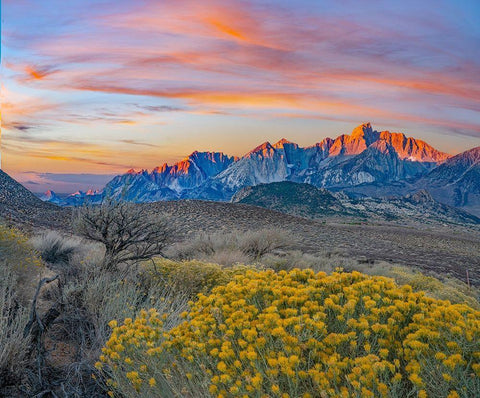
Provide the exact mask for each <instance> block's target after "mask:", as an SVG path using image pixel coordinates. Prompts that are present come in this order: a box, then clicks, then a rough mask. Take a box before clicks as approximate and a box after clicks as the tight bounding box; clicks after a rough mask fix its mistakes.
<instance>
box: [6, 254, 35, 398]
mask: <svg viewBox="0 0 480 398" xmlns="http://www.w3.org/2000/svg"><path fill="white" fill-rule="evenodd" d="M17 288H18V285H17V279H16V276H15V274H14V273H13V272H12V269H11V268H7V267H6V266H5V263H3V264H1V263H0V391H1V390H2V389H3V388H5V387H6V386H8V385H14V384H16V383H18V382H19V381H20V380H21V377H22V372H19V370H20V369H22V368H23V367H24V366H25V365H26V363H27V354H28V348H29V340H28V339H25V338H23V330H24V328H25V326H26V325H27V322H28V310H27V308H26V307H24V306H22V305H21V304H19V298H18V295H17V292H18V289H17ZM0 395H1V394H0Z"/></svg>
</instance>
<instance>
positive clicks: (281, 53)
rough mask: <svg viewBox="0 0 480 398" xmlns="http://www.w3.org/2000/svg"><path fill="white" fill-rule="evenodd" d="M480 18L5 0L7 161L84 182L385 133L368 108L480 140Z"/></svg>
mask: <svg viewBox="0 0 480 398" xmlns="http://www.w3.org/2000/svg"><path fill="white" fill-rule="evenodd" d="M479 19H480V5H479V3H478V2H477V1H461V2H458V1H453V0H446V1H443V2H442V3H441V4H439V3H438V2H437V1H433V0H427V1H422V2H418V1H411V0H407V1H402V2H400V3H399V2H392V1H375V2H369V1H353V0H347V1H341V2H331V1H311V0H299V1H295V2H291V1H286V0H275V1H274V0H258V1H248V0H230V1H223V0H206V1H202V2H199V1H194V0H178V1H159V2H154V1H147V0H139V1H135V2H132V1H127V0H116V1H112V0H102V1H101V2H99V1H97V0H95V1H94V0H81V1H80V0H72V1H69V2H64V1H60V0H51V1H49V2H48V5H47V4H46V3H45V2H38V1H34V0H21V1H17V0H5V1H3V2H2V22H3V24H2V86H1V88H2V116H3V118H2V127H3V133H4V135H3V142H2V155H3V157H2V163H3V165H2V166H3V169H4V170H6V171H7V172H9V173H10V174H11V175H13V176H14V177H16V178H17V179H19V180H20V181H22V182H23V183H24V184H25V185H26V186H27V187H28V188H30V189H31V190H34V191H36V192H44V191H46V190H47V189H50V188H52V189H54V190H57V191H58V190H60V191H61V192H73V191H75V190H77V189H81V190H83V191H86V190H88V189H101V188H103V186H104V185H105V184H106V182H108V181H109V180H110V179H111V178H112V176H114V175H117V174H121V173H124V172H125V170H128V169H130V168H134V169H149V170H151V169H153V168H155V167H158V166H160V167H161V165H162V164H164V163H168V164H170V165H171V164H176V166H175V167H177V168H178V170H177V169H170V170H169V171H168V173H169V174H172V175H176V174H177V173H184V172H185V173H186V172H187V171H188V174H190V173H191V170H192V169H191V168H190V164H191V163H189V162H188V161H187V162H186V163H178V162H179V161H180V160H181V159H183V158H184V156H185V155H186V154H188V153H192V152H194V151H198V153H205V152H214V153H226V154H229V156H234V157H242V156H243V155H244V154H245V153H247V152H248V151H250V150H251V149H252V148H254V147H256V146H257V145H258V144H259V143H261V142H266V141H268V142H271V143H275V142H279V140H280V139H281V138H282V137H286V138H288V140H290V141H292V142H295V143H297V144H298V146H299V147H302V148H304V147H308V146H311V145H312V143H318V144H317V145H318V149H319V153H320V152H322V151H323V152H325V151H327V152H328V153H329V154H332V153H333V154H337V153H340V151H345V152H344V154H349V153H356V154H358V152H359V151H362V150H365V149H366V148H367V147H370V146H371V145H370V144H371V143H372V142H373V141H372V140H376V139H377V138H378V137H371V136H365V137H364V139H363V140H362V139H357V138H356V137H355V134H352V135H351V134H350V133H351V132H352V130H353V129H354V128H355V126H357V125H358V124H359V123H361V122H363V121H366V120H371V121H372V122H373V123H374V124H375V126H376V128H377V130H378V131H385V130H390V131H391V130H393V131H401V132H404V133H405V135H406V136H407V137H415V139H416V143H417V144H418V142H420V141H423V142H428V143H429V144H430V145H431V146H433V147H435V148H436V149H437V150H438V151H439V152H441V153H444V154H445V153H447V154H449V155H454V154H457V153H460V152H463V151H465V150H467V149H470V148H473V147H476V146H478V145H479V143H480V117H479V116H480V115H479V110H480V77H479V76H480V73H479V72H480V47H479V46H478V43H479V41H480V28H479V24H478V20H479ZM342 133H343V134H345V137H344V141H342V140H339V141H336V142H334V143H332V146H330V145H331V143H330V142H329V141H328V140H327V137H338V136H339V135H340V134H342ZM387 138H388V139H386V140H384V141H387V145H388V146H392V147H394V148H395V149H396V153H397V154H398V155H399V157H400V158H401V159H404V158H405V156H406V154H409V155H408V156H411V157H412V160H415V159H417V157H420V159H426V158H428V157H429V159H430V161H432V162H437V161H440V160H441V159H439V158H436V157H435V156H437V155H435V154H433V153H432V152H429V151H430V149H429V148H427V147H423V146H422V145H421V144H420V145H419V147H418V148H415V147H414V144H415V143H414V142H413V141H408V139H407V138H405V137H404V136H402V135H391V136H389V137H387ZM348 140H350V141H348ZM278 145H284V146H285V147H291V145H290V144H288V143H287V142H284V143H282V142H280V143H279V144H278ZM400 147H401V148H402V149H401V150H400V149H399V148H400ZM274 149H275V148H274ZM380 149H381V148H380ZM265 150H266V151H267V152H268V151H272V150H271V149H268V148H266V149H265ZM323 152H322V153H323ZM322 156H323V155H322ZM432 156H433V157H432ZM438 156H440V157H442V156H445V155H438ZM225 162H227V163H228V160H226V159H224V160H219V161H218V162H215V165H216V166H215V167H219V168H217V169H215V170H213V169H212V170H209V171H208V172H207V174H208V173H213V172H217V171H220V169H221V168H222V167H223V165H224V164H225ZM194 173H197V172H194ZM197 174H198V173H197ZM198 175H199V176H200V174H198ZM199 178H200V179H201V178H204V177H199Z"/></svg>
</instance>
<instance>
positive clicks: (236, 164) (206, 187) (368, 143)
mask: <svg viewBox="0 0 480 398" xmlns="http://www.w3.org/2000/svg"><path fill="white" fill-rule="evenodd" d="M448 158H449V155H447V154H445V153H442V152H440V151H437V150H436V149H434V148H433V147H431V146H430V145H428V144H427V143H425V142H423V141H421V140H416V139H414V138H410V137H406V136H405V135H404V134H401V133H390V132H389V131H382V132H378V131H376V130H374V129H373V128H372V126H371V125H370V123H366V124H362V125H360V126H358V127H357V128H355V129H354V130H353V131H352V133H351V134H350V135H346V134H343V135H341V136H339V137H337V138H336V139H331V138H325V139H324V140H322V141H321V142H319V143H317V144H315V145H312V146H310V147H305V148H302V147H299V146H298V145H297V144H295V143H293V142H289V141H288V140H286V139H282V140H280V141H278V142H277V143H275V144H271V143H269V142H265V143H263V144H261V145H259V146H258V147H256V148H255V149H253V150H251V151H250V152H248V153H247V154H245V155H244V156H243V157H241V158H239V159H238V158H233V157H229V156H226V155H224V154H223V153H217V152H194V153H192V154H191V155H190V156H189V157H187V158H185V159H184V160H182V161H181V162H178V163H176V164H174V165H172V166H169V165H167V164H164V165H163V166H161V167H157V168H155V169H154V170H153V171H152V172H148V171H146V170H142V171H139V172H136V171H134V170H130V171H128V172H127V173H126V174H124V175H120V176H117V177H115V178H114V179H113V180H112V181H110V182H109V183H108V184H107V186H106V187H105V189H104V190H103V194H102V195H97V196H95V195H86V194H83V193H78V194H74V195H72V196H71V197H69V198H68V199H67V200H66V201H65V203H63V204H66V205H75V204H78V203H83V202H84V201H85V200H89V201H91V202H96V201H100V200H101V199H102V197H105V196H110V197H114V198H122V199H124V200H129V201H133V202H152V201H158V200H172V199H182V198H186V199H208V200H230V199H231V197H232V196H233V195H234V194H235V193H236V192H237V191H238V190H240V189H242V188H244V187H247V186H255V185H258V184H266V183H271V182H281V181H294V182H304V183H309V184H312V185H315V186H317V187H352V186H357V185H361V184H366V183H373V182H375V183H381V184H385V183H389V182H391V181H401V180H404V179H409V178H418V177H421V176H423V175H426V174H427V173H428V172H429V171H430V170H432V169H433V168H435V167H436V166H437V165H438V164H440V163H442V162H444V161H445V160H447V159H448ZM50 196H51V197H52V198H53V199H51V200H52V201H53V200H54V201H55V202H56V203H58V199H57V198H56V197H55V196H52V195H50Z"/></svg>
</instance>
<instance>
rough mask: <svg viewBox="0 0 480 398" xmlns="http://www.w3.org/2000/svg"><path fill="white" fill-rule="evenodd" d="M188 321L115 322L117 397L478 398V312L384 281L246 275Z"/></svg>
mask: <svg viewBox="0 0 480 398" xmlns="http://www.w3.org/2000/svg"><path fill="white" fill-rule="evenodd" d="M184 317H185V320H184V322H183V323H181V324H180V325H178V326H176V327H174V328H173V329H171V330H166V329H165V328H164V327H163V321H162V316H161V315H160V314H158V313H157V312H156V311H155V310H150V311H149V312H147V311H142V312H141V313H140V315H139V316H138V318H137V319H135V320H132V319H125V320H124V322H123V324H122V325H118V324H117V322H116V321H112V322H111V324H110V326H111V327H112V329H113V331H112V335H111V338H110V340H109V341H108V342H107V344H106V346H105V347H104V349H103V354H102V356H101V358H100V361H99V362H98V364H97V366H98V367H99V368H103V369H104V370H105V371H106V372H107V373H108V374H109V377H110V380H109V384H110V386H111V389H112V390H111V395H115V393H116V392H119V393H121V395H123V396H127V397H153V396H158V397H170V396H187V397H188V396H190V397H198V396H207V397H208V396H211V397H217V398H222V397H223V398H225V397H292V398H293V397H295V398H297V397H305V398H307V397H311V398H313V397H319V398H324V397H372V398H373V397H390V398H393V397H407V396H409V397H435V398H445V397H464V398H467V397H474V396H480V344H479V342H480V312H478V311H476V310H474V309H472V308H470V307H468V306H467V305H462V304H455V305H452V304H450V302H448V301H441V300H436V299H432V298H428V297H426V296H425V295H424V294H423V293H416V292H413V291H412V288H411V287H410V286H402V287H399V286H397V285H396V284H395V283H394V282H393V280H391V279H388V278H384V277H370V276H366V275H364V274H361V273H358V272H352V273H343V272H335V273H333V274H331V275H326V274H325V273H317V274H316V273H314V272H313V271H312V270H298V269H295V270H292V271H290V272H285V271H281V272H278V273H275V272H273V271H253V270H247V271H245V272H244V273H243V274H240V275H237V276H235V277H234V278H233V280H232V281H231V282H229V283H227V284H225V285H222V286H218V287H215V288H214V289H213V290H212V292H211V294H209V295H204V294H199V295H198V299H197V300H196V301H195V302H191V303H190V311H189V312H188V313H185V315H184ZM163 318H165V316H163Z"/></svg>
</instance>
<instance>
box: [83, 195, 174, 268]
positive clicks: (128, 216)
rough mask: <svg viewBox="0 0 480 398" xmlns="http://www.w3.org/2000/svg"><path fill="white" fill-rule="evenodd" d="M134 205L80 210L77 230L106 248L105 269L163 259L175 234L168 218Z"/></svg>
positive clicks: (115, 203)
mask: <svg viewBox="0 0 480 398" xmlns="http://www.w3.org/2000/svg"><path fill="white" fill-rule="evenodd" d="M147 209H148V208H147V207H145V206H142V205H137V204H133V203H126V202H118V201H107V202H105V203H103V204H102V205H99V206H85V207H82V208H80V209H78V212H77V218H76V221H75V229H76V231H77V233H79V234H80V235H81V236H83V237H85V238H87V239H90V240H92V241H95V242H99V243H101V244H102V245H103V246H104V248H105V261H104V267H105V268H110V269H115V268H117V266H118V265H119V264H121V263H137V262H139V261H142V260H147V259H150V258H152V257H154V256H157V255H161V254H162V253H163V250H164V248H165V246H166V245H167V243H168V241H169V239H170V237H171V233H172V230H171V228H170V227H169V225H168V222H167V220H166V219H165V218H162V217H158V216H156V215H153V214H151V213H149V212H148V210H147Z"/></svg>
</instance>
